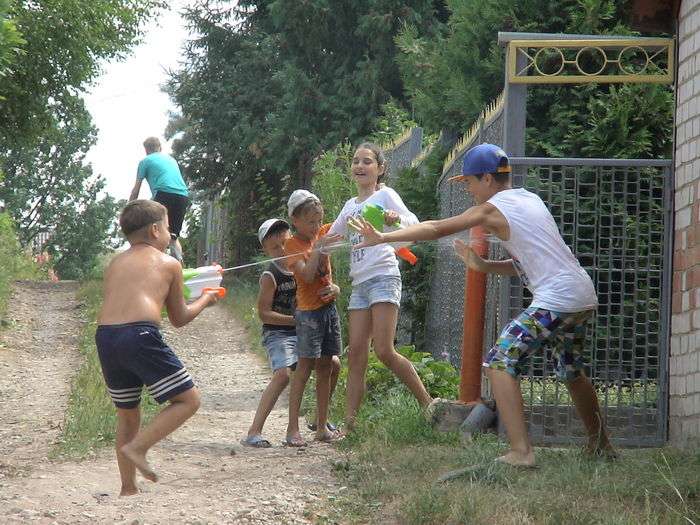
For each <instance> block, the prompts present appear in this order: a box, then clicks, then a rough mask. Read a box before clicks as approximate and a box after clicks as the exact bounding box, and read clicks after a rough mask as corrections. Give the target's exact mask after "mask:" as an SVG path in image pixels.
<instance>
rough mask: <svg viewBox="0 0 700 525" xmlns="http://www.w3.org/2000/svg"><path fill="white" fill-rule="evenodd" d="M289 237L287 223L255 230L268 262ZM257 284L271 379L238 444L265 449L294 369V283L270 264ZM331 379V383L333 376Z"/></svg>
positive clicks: (270, 223) (276, 265)
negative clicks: (267, 429)
mask: <svg viewBox="0 0 700 525" xmlns="http://www.w3.org/2000/svg"><path fill="white" fill-rule="evenodd" d="M290 237H291V233H290V226H289V223H288V222H287V221H284V220H282V219H268V220H266V221H265V222H263V223H262V224H261V225H260V228H259V229H258V240H259V241H260V244H261V246H262V249H263V252H265V255H267V256H268V257H270V258H275V257H282V256H283V255H284V254H285V252H284V245H285V243H286V242H287V240H288V239H289V238H290ZM259 284H260V289H259V291H258V304H257V309H258V317H260V320H261V321H262V323H263V325H262V336H263V346H264V347H265V350H266V351H267V357H268V360H269V363H270V369H271V370H272V379H271V380H270V382H269V383H268V385H267V387H266V388H265V390H264V391H263V394H262V397H261V398H260V402H259V403H258V408H257V410H256V411H255V416H254V418H253V423H252V424H251V425H250V428H249V429H248V435H247V436H246V437H245V438H244V439H242V440H241V444H242V445H244V446H248V447H255V448H268V447H270V446H271V443H270V442H269V441H268V440H267V439H265V438H263V436H262V430H263V426H264V425H265V421H266V420H267V417H268V416H269V415H270V412H271V411H272V409H273V408H274V406H275V403H277V399H278V398H279V396H280V394H282V392H283V391H284V389H285V388H286V387H287V385H288V384H289V375H290V372H291V371H294V370H295V369H296V366H297V359H298V355H297V332H296V324H295V320H294V309H295V308H296V292H297V283H296V280H295V279H294V274H293V273H292V272H290V271H288V270H287V269H286V267H285V266H284V262H283V261H282V262H280V263H278V262H276V261H272V262H270V263H269V264H268V266H267V268H266V269H265V270H264V271H263V273H262V274H261V275H260V280H259ZM334 365H335V363H334ZM339 369H340V363H339V362H338V363H337V366H334V369H333V371H334V372H335V374H334V379H335V381H337V380H338V371H339ZM331 379H332V380H333V376H332V377H331ZM335 381H333V384H332V386H334V383H335ZM331 391H332V390H331Z"/></svg>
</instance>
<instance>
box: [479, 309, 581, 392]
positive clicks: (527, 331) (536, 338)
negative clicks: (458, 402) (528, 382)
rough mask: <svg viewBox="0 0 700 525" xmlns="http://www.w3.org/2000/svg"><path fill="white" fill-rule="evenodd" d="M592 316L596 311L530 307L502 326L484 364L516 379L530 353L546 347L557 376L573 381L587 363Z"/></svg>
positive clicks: (524, 369)
mask: <svg viewBox="0 0 700 525" xmlns="http://www.w3.org/2000/svg"><path fill="white" fill-rule="evenodd" d="M592 316H593V310H586V311H582V312H573V313H565V312H555V311H552V310H545V309H543V308H528V309H526V310H525V311H523V312H522V313H521V314H520V315H519V316H518V317H516V318H515V319H513V320H512V321H511V322H510V323H509V324H508V325H507V326H506V327H505V328H504V329H503V331H502V332H501V335H500V336H499V337H498V339H497V340H496V344H495V345H494V346H493V348H491V350H490V351H489V353H488V355H487V356H486V359H484V367H486V368H495V369H497V370H503V371H505V372H508V373H509V374H510V375H512V376H513V377H516V378H517V377H519V376H520V375H521V374H522V373H523V372H525V371H526V365H527V362H528V361H529V357H530V355H531V354H534V353H536V352H539V351H541V350H542V347H546V348H547V349H548V350H549V352H548V354H549V357H550V359H551V361H552V363H553V364H554V368H555V371H556V374H557V377H558V378H559V379H561V380H562V381H573V380H574V379H576V378H577V377H579V376H580V375H581V371H582V370H583V369H584V366H585V361H584V356H583V349H584V345H585V342H586V326H587V325H588V320H589V319H590V318H591V317H592Z"/></svg>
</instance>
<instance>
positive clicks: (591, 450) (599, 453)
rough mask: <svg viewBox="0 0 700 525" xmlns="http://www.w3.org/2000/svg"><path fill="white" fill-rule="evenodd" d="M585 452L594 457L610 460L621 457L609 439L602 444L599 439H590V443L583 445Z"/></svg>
mask: <svg viewBox="0 0 700 525" xmlns="http://www.w3.org/2000/svg"><path fill="white" fill-rule="evenodd" d="M583 454H584V455H586V456H590V457H592V458H602V459H606V460H608V461H615V460H617V459H620V456H619V455H618V453H617V450H615V449H614V448H613V446H612V445H611V444H610V442H609V441H608V442H605V443H604V444H601V443H599V442H598V440H597V439H595V440H592V441H589V442H588V444H587V445H586V446H585V447H583Z"/></svg>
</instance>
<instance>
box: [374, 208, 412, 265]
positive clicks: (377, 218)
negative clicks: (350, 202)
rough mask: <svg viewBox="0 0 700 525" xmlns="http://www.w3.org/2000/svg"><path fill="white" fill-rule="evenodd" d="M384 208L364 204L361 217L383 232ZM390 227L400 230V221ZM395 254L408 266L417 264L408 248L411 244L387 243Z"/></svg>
mask: <svg viewBox="0 0 700 525" xmlns="http://www.w3.org/2000/svg"><path fill="white" fill-rule="evenodd" d="M384 213H385V212H384V207H383V206H381V205H379V204H365V206H364V207H363V208H362V217H363V218H364V219H365V220H366V221H367V222H369V223H370V224H371V225H372V226H374V229H375V230H377V231H380V232H381V231H384ZM391 226H394V227H397V228H399V229H400V228H402V227H403V226H402V225H401V222H400V221H396V222H395V223H394V224H392V225H391ZM389 244H390V245H391V246H392V247H393V248H394V251H395V252H396V255H397V257H400V258H401V259H403V260H404V261H406V262H407V263H409V264H410V265H415V264H416V262H418V257H416V255H415V254H414V253H413V252H412V251H411V250H410V249H409V248H408V247H409V246H410V245H411V244H413V243H412V242H392V243H389Z"/></svg>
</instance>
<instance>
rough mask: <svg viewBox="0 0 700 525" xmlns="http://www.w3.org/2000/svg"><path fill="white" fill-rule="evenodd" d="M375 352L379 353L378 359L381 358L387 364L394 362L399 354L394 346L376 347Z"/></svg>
mask: <svg viewBox="0 0 700 525" xmlns="http://www.w3.org/2000/svg"><path fill="white" fill-rule="evenodd" d="M374 353H375V354H376V355H377V359H379V360H380V361H381V362H382V363H383V364H385V365H386V366H389V365H390V364H391V363H393V362H394V361H395V360H396V357H397V356H398V354H397V353H396V351H395V350H394V349H393V348H381V347H379V348H375V349H374Z"/></svg>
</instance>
